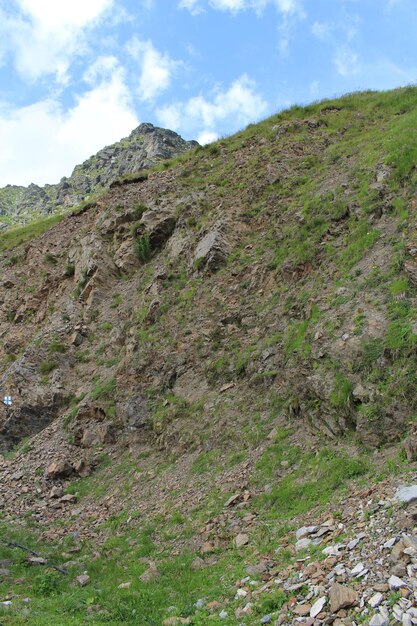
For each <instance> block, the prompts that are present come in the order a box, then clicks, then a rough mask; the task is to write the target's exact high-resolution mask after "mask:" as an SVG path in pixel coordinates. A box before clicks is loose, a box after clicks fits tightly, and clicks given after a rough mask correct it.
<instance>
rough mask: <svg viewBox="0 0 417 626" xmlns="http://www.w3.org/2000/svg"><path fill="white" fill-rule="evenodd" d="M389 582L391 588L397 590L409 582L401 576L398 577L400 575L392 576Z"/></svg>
mask: <svg viewBox="0 0 417 626" xmlns="http://www.w3.org/2000/svg"><path fill="white" fill-rule="evenodd" d="M388 584H389V588H390V589H392V590H395V591H396V590H397V589H400V588H401V587H407V584H406V583H405V582H404V581H403V580H402V579H401V578H398V576H390V577H389V579H388Z"/></svg>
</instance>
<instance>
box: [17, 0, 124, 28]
mask: <svg viewBox="0 0 417 626" xmlns="http://www.w3.org/2000/svg"><path fill="white" fill-rule="evenodd" d="M112 2H113V0H88V2H86V1H85V0H60V2H57V1H56V0H19V5H20V8H21V9H22V11H23V12H24V13H26V14H27V15H28V16H29V17H30V18H31V19H32V20H33V24H34V25H35V26H36V27H38V28H39V29H40V30H42V31H43V32H45V33H51V32H56V31H57V30H64V29H67V28H72V27H75V28H82V27H84V26H86V25H87V24H88V23H90V22H92V21H94V20H95V19H97V18H98V17H99V16H100V15H101V14H102V13H103V12H104V11H105V10H106V9H108V8H110V6H111V4H112Z"/></svg>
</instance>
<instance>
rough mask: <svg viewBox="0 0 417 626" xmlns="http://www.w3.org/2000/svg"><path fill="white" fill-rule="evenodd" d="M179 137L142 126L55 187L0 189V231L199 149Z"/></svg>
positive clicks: (66, 205) (13, 186)
mask: <svg viewBox="0 0 417 626" xmlns="http://www.w3.org/2000/svg"><path fill="white" fill-rule="evenodd" d="M197 145H198V144H197V142H195V141H185V140H184V139H182V138H181V137H180V136H179V135H177V133H174V132H173V131H171V130H165V129H163V128H156V127H155V126H153V125H152V124H141V125H140V126H138V127H137V128H136V129H135V130H134V131H132V133H131V134H130V135H129V137H126V138H125V139H122V140H121V141H119V142H117V143H115V144H113V145H111V146H107V147H105V148H103V150H100V151H99V152H98V153H97V154H95V155H94V156H92V157H90V158H89V159H87V161H84V163H82V164H81V165H77V166H76V167H75V168H74V171H73V173H72V174H71V176H70V177H69V178H66V177H64V178H62V179H61V181H60V182H59V183H58V184H56V185H45V186H44V187H39V186H38V185H35V184H31V185H29V186H28V187H21V186H16V185H7V186H6V187H3V188H1V189H0V228H1V227H2V226H3V228H6V227H7V224H8V223H14V224H16V223H26V222H27V221H28V220H30V219H33V218H34V217H36V216H37V215H38V216H42V215H44V214H48V213H53V212H54V211H56V210H59V209H65V208H69V207H72V206H75V205H77V204H79V203H80V202H82V201H83V200H85V199H86V198H87V197H90V196H92V195H94V194H96V193H99V192H102V191H103V190H104V189H107V188H108V187H109V186H110V184H111V183H112V182H114V181H115V180H117V179H118V178H121V177H123V176H126V175H129V174H133V173H136V172H138V171H140V170H142V169H148V168H150V167H153V166H154V165H157V164H158V163H160V162H161V161H164V160H166V159H170V158H171V157H174V156H177V155H179V154H182V153H183V152H186V151H187V150H190V149H191V148H193V147H195V146H197Z"/></svg>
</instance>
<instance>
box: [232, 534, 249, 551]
mask: <svg viewBox="0 0 417 626" xmlns="http://www.w3.org/2000/svg"><path fill="white" fill-rule="evenodd" d="M248 543H249V537H248V535H246V534H245V533H239V535H237V537H235V546H236V548H242V547H243V546H246V545H247V544H248Z"/></svg>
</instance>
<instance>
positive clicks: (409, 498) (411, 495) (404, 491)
mask: <svg viewBox="0 0 417 626" xmlns="http://www.w3.org/2000/svg"><path fill="white" fill-rule="evenodd" d="M394 497H395V499H396V500H397V501H398V502H402V503H406V504H410V502H415V501H416V500H417V485H409V486H405V485H404V486H402V487H398V489H397V491H396V492H395V496H394Z"/></svg>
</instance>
